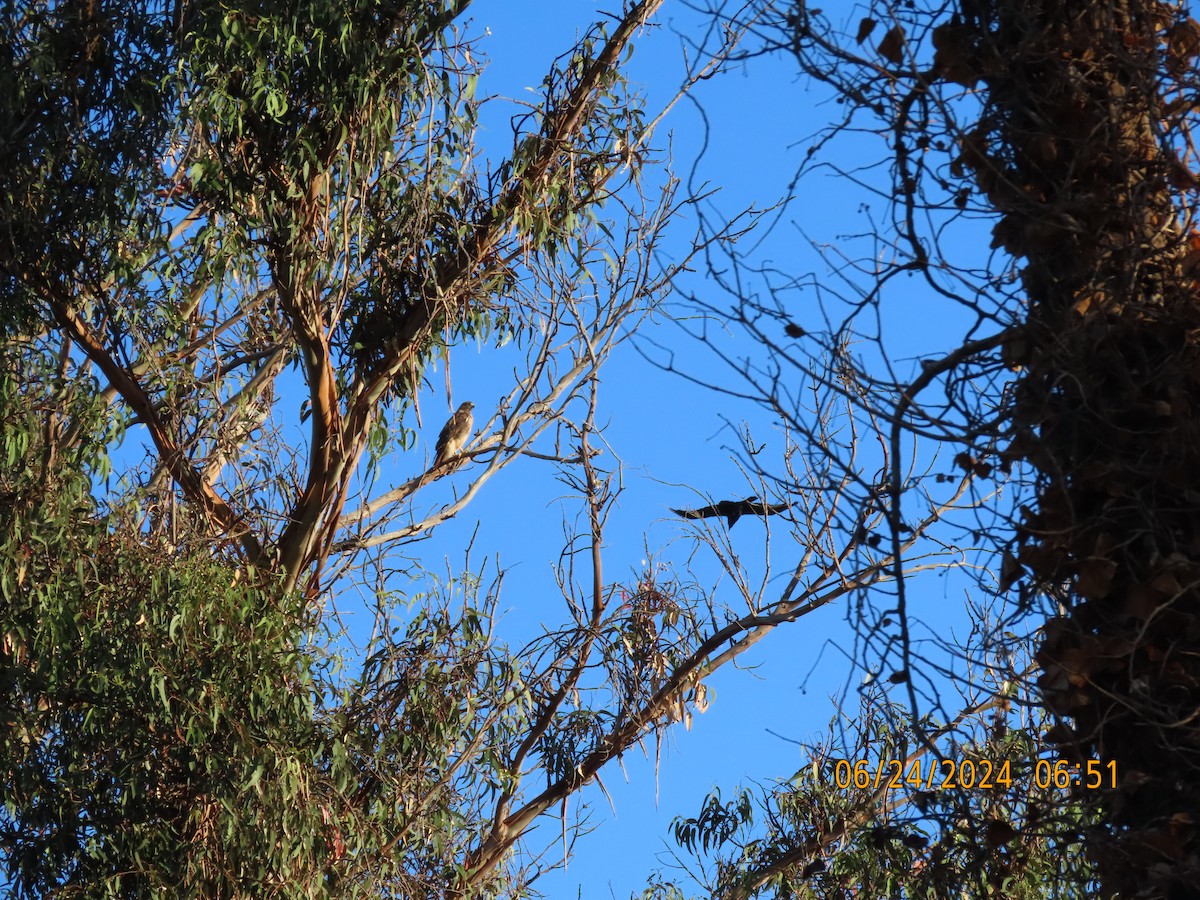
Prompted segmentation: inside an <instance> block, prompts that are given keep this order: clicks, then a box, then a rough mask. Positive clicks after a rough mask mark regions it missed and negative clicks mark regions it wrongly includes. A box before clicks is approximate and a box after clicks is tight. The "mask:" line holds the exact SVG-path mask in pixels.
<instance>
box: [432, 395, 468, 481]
mask: <svg viewBox="0 0 1200 900" xmlns="http://www.w3.org/2000/svg"><path fill="white" fill-rule="evenodd" d="M474 408H475V404H474V403H471V402H470V401H468V402H466V403H464V404H463V405H462V406H460V407H459V408H458V409H457V410H456V411H455V413H454V415H452V416H451V417H450V421H449V422H447V423H446V425H445V427H443V428H442V433H441V434H439V435H438V439H437V456H436V458H435V459H434V460H433V464H434V465H435V466H440V465H441V464H442V463H444V462H445V461H446V460H448V459H449V458H450V457H452V456H456V455H457V454H458V453H459V451H461V450H462V448H463V444H465V443H466V442H467V440H468V439H469V438H470V437H471V427H472V426H473V425H474V417H473V416H472V415H471V410H473V409H474Z"/></svg>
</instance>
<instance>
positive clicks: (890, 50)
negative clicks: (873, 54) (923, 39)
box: [876, 25, 904, 65]
mask: <svg viewBox="0 0 1200 900" xmlns="http://www.w3.org/2000/svg"><path fill="white" fill-rule="evenodd" d="M876 49H877V50H878V51H879V55H880V56H882V57H883V58H884V59H886V60H887V61H888V62H890V63H895V64H896V65H900V64H901V63H902V62H904V29H903V28H901V27H900V26H899V25H896V26H895V27H893V28H892V29H890V30H889V31H888V33H887V34H885V35H884V36H883V40H882V41H880V42H879V46H878V47H877V48H876Z"/></svg>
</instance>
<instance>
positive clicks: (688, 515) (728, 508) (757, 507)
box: [671, 497, 792, 528]
mask: <svg viewBox="0 0 1200 900" xmlns="http://www.w3.org/2000/svg"><path fill="white" fill-rule="evenodd" d="M791 508H792V505H791V504H790V503H763V502H762V501H760V500H759V499H758V497H747V498H746V499H745V500H721V501H720V502H718V503H714V504H713V505H712V506H702V507H700V508H699V509H673V510H671V512H673V513H675V515H677V516H683V518H685V519H711V518H712V517H714V516H723V517H724V518H725V520H726V521H727V522H728V523H729V527H730V528H732V527H733V523H734V522H736V521H737V520H738V519H740V518H741V517H742V516H773V515H776V514H778V513H781V512H787V511H788V510H789V509H791Z"/></svg>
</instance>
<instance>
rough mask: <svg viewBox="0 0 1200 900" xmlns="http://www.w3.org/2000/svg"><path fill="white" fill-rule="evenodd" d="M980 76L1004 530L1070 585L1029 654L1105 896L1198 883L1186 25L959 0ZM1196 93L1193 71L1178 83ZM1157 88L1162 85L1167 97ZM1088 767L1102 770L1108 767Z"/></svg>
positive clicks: (1037, 572) (1149, 0)
mask: <svg viewBox="0 0 1200 900" xmlns="http://www.w3.org/2000/svg"><path fill="white" fill-rule="evenodd" d="M962 17H963V21H962V22H961V23H956V24H958V25H964V26H965V28H964V29H963V33H965V34H967V35H969V36H970V37H969V40H970V42H971V44H972V48H971V51H972V58H973V60H974V61H975V64H976V65H977V67H978V74H979V76H980V77H981V79H982V80H983V82H984V85H985V86H986V95H985V96H986V106H985V111H984V114H983V116H982V117H981V120H980V122H979V125H978V127H977V128H976V129H975V130H974V131H973V132H972V133H971V134H970V135H968V136H967V137H966V138H965V139H964V141H963V146H962V157H961V159H960V161H959V164H960V165H963V166H966V167H969V168H970V169H972V170H973V171H974V172H975V174H976V177H977V180H978V183H979V186H980V188H981V189H982V191H983V192H984V193H986V195H987V196H988V198H989V200H990V201H991V203H992V204H994V206H995V207H996V209H997V210H998V211H999V212H1000V213H1001V214H1002V216H1003V218H1002V220H1001V221H1000V223H999V224H998V225H997V227H996V230H995V239H996V240H995V243H996V245H997V246H1001V245H1003V246H1005V247H1006V248H1007V249H1008V250H1010V251H1011V252H1012V253H1013V254H1014V255H1017V256H1020V257H1023V258H1024V259H1025V260H1026V263H1027V264H1026V266H1025V269H1024V272H1023V278H1024V284H1025V288H1026V292H1027V300H1028V307H1027V309H1026V311H1025V314H1026V325H1025V328H1024V333H1023V334H1022V336H1021V338H1020V340H1018V341H1014V342H1013V343H1012V344H1011V345H1010V347H1009V353H1008V358H1009V361H1010V362H1012V363H1013V364H1014V365H1019V366H1021V367H1022V374H1021V376H1020V380H1019V383H1018V387H1017V392H1016V395H1015V396H1016V405H1015V422H1014V425H1015V433H1016V435H1017V437H1016V440H1015V442H1014V444H1013V447H1012V450H1011V451H1010V452H1011V454H1012V456H1014V457H1016V458H1024V459H1026V460H1027V461H1028V462H1029V463H1031V464H1032V466H1033V467H1034V468H1035V470H1036V471H1037V473H1038V477H1039V488H1038V495H1037V498H1038V499H1037V503H1036V508H1035V509H1031V510H1027V511H1026V514H1025V519H1024V521H1023V522H1022V523H1020V524H1019V528H1018V544H1019V547H1020V549H1019V552H1018V554H1017V555H1018V559H1019V560H1020V562H1021V563H1022V564H1023V566H1024V570H1025V572H1026V574H1027V576H1028V581H1027V584H1028V585H1030V586H1032V587H1040V588H1045V587H1047V586H1053V587H1059V586H1062V587H1065V588H1066V596H1067V598H1068V599H1067V601H1066V604H1065V606H1064V612H1063V614H1062V615H1061V616H1059V617H1057V618H1055V619H1052V620H1051V621H1050V622H1049V623H1048V624H1047V627H1046V631H1045V637H1044V641H1043V643H1042V646H1041V649H1040V652H1039V655H1038V659H1039V662H1040V663H1041V665H1042V667H1043V670H1044V671H1043V674H1042V676H1041V680H1040V687H1041V690H1042V694H1043V697H1044V701H1045V703H1046V706H1047V708H1048V709H1049V710H1050V711H1051V712H1052V713H1054V714H1055V715H1061V716H1064V717H1070V718H1072V719H1073V721H1074V725H1075V728H1074V730H1073V731H1069V730H1067V729H1062V740H1061V749H1062V752H1063V755H1064V757H1065V758H1068V759H1071V760H1073V761H1079V762H1084V761H1086V760H1088V759H1100V760H1103V761H1104V762H1105V763H1107V762H1108V761H1110V760H1112V761H1115V762H1116V771H1117V777H1118V780H1119V783H1118V787H1117V788H1116V789H1115V790H1112V791H1110V792H1094V793H1095V796H1096V799H1097V800H1098V801H1099V802H1101V803H1102V804H1103V807H1104V812H1105V818H1106V821H1107V823H1108V827H1107V828H1106V829H1105V830H1104V832H1103V833H1102V834H1097V835H1093V836H1091V838H1090V840H1089V846H1091V847H1092V848H1093V849H1094V852H1095V860H1096V862H1097V864H1098V866H1099V871H1100V873H1101V879H1102V882H1103V887H1104V893H1105V894H1106V895H1111V894H1112V893H1117V892H1119V893H1120V895H1121V896H1123V897H1133V896H1139V897H1142V896H1148V897H1176V896H1179V897H1181V896H1185V895H1187V896H1191V895H1192V894H1191V892H1192V891H1193V890H1194V885H1196V884H1200V858H1198V855H1197V848H1198V842H1197V840H1196V836H1195V819H1196V817H1197V815H1198V813H1197V811H1198V810H1200V615H1197V613H1198V612H1200V409H1197V403H1198V402H1200V307H1198V305H1197V295H1198V288H1197V284H1196V280H1195V267H1196V264H1197V257H1200V250H1197V249H1196V248H1198V247H1200V236H1198V235H1197V234H1196V232H1195V231H1193V230H1192V229H1191V226H1190V222H1188V221H1187V219H1186V217H1185V215H1184V213H1183V212H1182V210H1183V209H1184V208H1185V207H1184V205H1183V204H1182V203H1181V196H1180V192H1181V190H1189V189H1191V188H1193V187H1194V186H1195V184H1196V181H1195V179H1194V177H1193V176H1192V175H1191V174H1190V172H1189V171H1188V168H1187V164H1186V159H1187V157H1186V155H1185V154H1182V153H1181V151H1180V148H1182V147H1185V146H1186V141H1185V139H1186V137H1187V133H1186V118H1185V117H1186V116H1187V115H1188V114H1189V113H1190V111H1191V110H1190V107H1191V103H1192V100H1191V98H1190V97H1189V98H1188V99H1187V101H1186V108H1182V109H1181V108H1180V107H1182V106H1184V97H1183V89H1184V88H1186V87H1187V86H1186V85H1185V84H1184V79H1185V77H1186V76H1187V74H1188V71H1189V70H1193V71H1194V69H1193V66H1194V62H1195V59H1194V56H1195V53H1196V52H1197V50H1198V49H1200V25H1197V24H1196V23H1195V22H1193V21H1191V20H1189V19H1186V18H1185V17H1183V14H1182V13H1181V12H1180V11H1179V10H1178V9H1177V8H1175V7H1172V6H1169V5H1167V4H1164V3H1158V2H1153V0H1111V2H1104V3H1095V4H1092V3H1079V2H1075V0H979V2H973V0H964V2H963V3H962ZM1190 93H1194V92H1193V91H1189V94H1190ZM1173 101H1174V102H1173ZM1104 771H1105V780H1106V782H1107V779H1108V770H1107V769H1105V770H1104Z"/></svg>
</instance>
